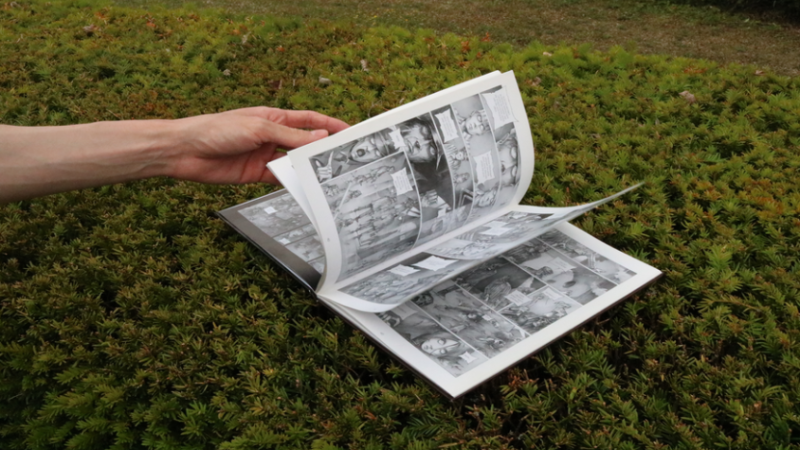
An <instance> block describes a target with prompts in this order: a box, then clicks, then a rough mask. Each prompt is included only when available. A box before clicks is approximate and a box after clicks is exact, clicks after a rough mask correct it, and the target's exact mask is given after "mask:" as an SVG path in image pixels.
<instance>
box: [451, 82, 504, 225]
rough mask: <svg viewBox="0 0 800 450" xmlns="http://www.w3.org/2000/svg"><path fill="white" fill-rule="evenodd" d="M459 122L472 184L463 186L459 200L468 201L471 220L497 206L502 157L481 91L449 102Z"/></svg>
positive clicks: (462, 202) (461, 202)
mask: <svg viewBox="0 0 800 450" xmlns="http://www.w3.org/2000/svg"><path fill="white" fill-rule="evenodd" d="M450 107H451V108H452V112H453V114H454V115H455V117H456V121H457V122H458V128H459V132H460V133H461V136H462V142H463V143H464V147H465V149H466V150H467V151H466V153H465V155H464V159H466V160H468V161H469V163H470V169H471V171H472V174H473V177H472V187H471V188H469V187H465V188H464V189H462V190H460V191H459V193H458V195H459V197H458V199H457V202H459V204H466V203H469V204H471V205H472V211H471V213H470V216H469V218H468V220H469V221H473V220H477V219H479V218H481V217H483V216H485V215H486V214H488V213H489V212H491V210H492V208H493V207H494V205H495V203H496V200H497V195H498V192H499V188H500V181H499V180H500V175H499V169H500V160H499V158H498V154H497V147H496V143H495V139H494V134H493V133H492V123H491V119H490V117H489V113H488V112H487V110H486V108H485V106H484V103H483V101H482V99H481V95H474V96H471V97H468V98H465V99H462V100H459V101H457V102H454V103H453V104H451V105H450Z"/></svg>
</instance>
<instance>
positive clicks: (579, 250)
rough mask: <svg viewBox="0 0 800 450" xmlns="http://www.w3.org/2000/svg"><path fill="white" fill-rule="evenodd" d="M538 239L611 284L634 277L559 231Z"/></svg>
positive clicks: (629, 272)
mask: <svg viewBox="0 0 800 450" xmlns="http://www.w3.org/2000/svg"><path fill="white" fill-rule="evenodd" d="M539 239H540V240H541V241H542V242H544V243H546V244H547V245H549V246H551V247H553V248H554V249H556V250H558V251H560V252H562V253H564V254H566V255H567V256H569V257H570V258H572V259H573V260H575V261H577V262H579V263H581V264H583V265H584V266H585V267H586V268H587V269H589V270H591V271H592V272H594V273H596V274H598V275H600V276H601V277H603V278H605V279H607V280H609V281H612V282H613V283H617V284H619V283H623V282H625V281H627V280H629V279H630V278H632V277H634V276H636V273H635V272H634V271H632V270H630V269H628V268H625V267H623V266H621V265H620V264H618V263H616V262H614V261H611V260H610V259H608V258H605V257H603V256H602V255H600V254H599V253H597V252H595V251H593V250H591V249H589V248H588V247H586V246H585V245H583V244H580V243H578V242H577V241H575V240H574V239H572V238H571V237H569V236H567V235H566V234H564V233H562V232H560V231H557V230H553V231H548V232H547V233H545V234H543V235H541V236H539Z"/></svg>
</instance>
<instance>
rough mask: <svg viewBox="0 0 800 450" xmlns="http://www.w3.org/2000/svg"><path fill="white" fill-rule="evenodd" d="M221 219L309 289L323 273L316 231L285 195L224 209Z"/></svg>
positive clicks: (287, 194)
mask: <svg viewBox="0 0 800 450" xmlns="http://www.w3.org/2000/svg"><path fill="white" fill-rule="evenodd" d="M219 215H220V217H222V219H224V220H225V221H226V222H227V223H228V224H230V225H231V226H232V227H234V228H235V229H236V230H237V231H238V232H239V233H241V234H242V235H243V236H245V237H246V238H247V239H248V240H249V241H250V242H252V243H253V244H255V245H256V246H257V247H259V248H260V249H261V250H262V251H264V252H265V253H266V254H267V255H269V256H270V257H271V258H272V259H273V260H275V261H276V262H277V263H278V264H280V265H281V266H283V267H284V268H285V269H286V270H288V271H289V272H290V273H291V274H293V275H294V276H295V277H296V278H297V279H298V280H299V281H300V282H301V283H303V284H305V285H306V286H307V287H308V288H309V289H312V290H313V289H314V288H316V286H317V284H318V283H319V280H320V277H321V275H322V273H323V272H324V271H325V255H324V249H323V247H322V242H321V241H320V238H319V234H318V233H317V230H316V228H315V227H314V225H313V224H312V223H311V220H310V219H309V217H308V215H307V214H306V213H305V211H304V210H303V208H302V207H301V205H300V204H299V203H298V202H297V201H296V200H295V199H294V198H293V197H292V196H291V195H290V194H289V193H288V192H287V191H286V190H280V191H276V192H273V193H271V194H268V195H265V196H264V197H261V198H257V199H255V200H251V201H249V202H246V203H242V204H240V205H237V206H234V207H231V208H228V209H225V210H223V211H220V212H219Z"/></svg>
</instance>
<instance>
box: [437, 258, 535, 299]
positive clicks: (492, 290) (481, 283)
mask: <svg viewBox="0 0 800 450" xmlns="http://www.w3.org/2000/svg"><path fill="white" fill-rule="evenodd" d="M453 281H454V282H455V283H456V284H457V285H459V286H461V287H462V288H464V289H466V290H467V291H468V292H469V293H470V294H472V295H474V296H476V297H478V298H479V299H480V300H481V301H483V302H484V303H486V304H487V305H489V306H490V307H492V308H493V309H496V310H500V309H503V308H505V307H506V306H508V305H511V304H513V303H514V302H518V301H525V300H524V298H523V296H528V295H530V294H531V293H533V292H535V291H537V290H539V289H541V288H543V287H545V284H544V283H543V282H542V281H541V280H537V279H536V278H534V277H533V276H532V275H531V274H530V273H528V272H526V271H524V270H522V269H521V268H519V267H517V266H516V265H514V264H513V263H511V262H510V261H507V260H505V259H503V258H502V257H498V258H494V259H491V260H489V261H487V262H485V263H483V264H481V265H479V266H478V267H475V268H473V269H470V270H467V271H466V272H463V273H461V274H459V275H458V276H456V277H455V278H454V279H453ZM518 298H519V299H521V300H517V299H518Z"/></svg>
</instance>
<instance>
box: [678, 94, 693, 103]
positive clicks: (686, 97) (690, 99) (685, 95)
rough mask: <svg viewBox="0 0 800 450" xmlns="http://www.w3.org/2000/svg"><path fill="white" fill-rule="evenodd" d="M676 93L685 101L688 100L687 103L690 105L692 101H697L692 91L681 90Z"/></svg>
mask: <svg viewBox="0 0 800 450" xmlns="http://www.w3.org/2000/svg"><path fill="white" fill-rule="evenodd" d="M678 95H680V96H681V97H683V98H684V100H686V101H687V102H689V104H690V105H691V104H692V103H694V102H696V101H697V98H695V96H694V94H692V93H691V92H689V91H683V92H681V93H680V94H678Z"/></svg>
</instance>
